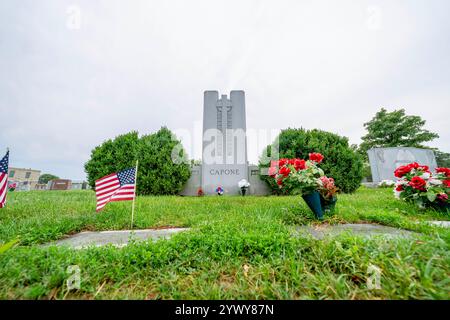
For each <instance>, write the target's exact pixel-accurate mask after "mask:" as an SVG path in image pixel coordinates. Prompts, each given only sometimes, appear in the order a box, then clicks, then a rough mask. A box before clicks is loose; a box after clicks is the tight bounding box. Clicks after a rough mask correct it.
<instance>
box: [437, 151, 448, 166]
mask: <svg viewBox="0 0 450 320" xmlns="http://www.w3.org/2000/svg"><path fill="white" fill-rule="evenodd" d="M434 155H435V156H436V162H437V165H438V167H444V168H450V153H447V152H442V151H439V150H434Z"/></svg>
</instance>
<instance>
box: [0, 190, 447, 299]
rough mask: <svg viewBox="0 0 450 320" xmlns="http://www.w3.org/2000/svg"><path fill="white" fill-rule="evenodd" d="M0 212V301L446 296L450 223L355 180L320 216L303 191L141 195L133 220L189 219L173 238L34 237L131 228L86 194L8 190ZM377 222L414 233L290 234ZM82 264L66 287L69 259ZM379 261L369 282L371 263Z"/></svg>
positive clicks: (120, 209)
mask: <svg viewBox="0 0 450 320" xmlns="http://www.w3.org/2000/svg"><path fill="white" fill-rule="evenodd" d="M8 197H9V198H8V207H7V208H5V209H2V210H1V211H0V243H1V242H8V241H11V240H15V239H18V241H19V243H18V245H16V246H15V247H13V248H12V249H10V250H7V251H6V252H4V253H2V254H0V298H1V299H74V298H77V299H78V298H82V299H449V298H450V293H449V292H450V277H449V275H450V254H449V244H450V231H449V230H448V229H444V228H439V227H432V226H429V225H428V224H426V223H425V221H427V220H449V219H450V218H449V215H448V214H444V213H439V212H436V211H433V210H427V211H420V210H418V209H417V208H415V207H414V206H412V205H409V204H406V203H403V202H400V201H398V200H396V199H394V198H393V196H392V191H391V190H390V189H367V188H363V187H361V188H360V189H359V190H358V191H357V192H356V193H355V194H352V195H341V196H340V197H339V201H338V205H337V208H336V212H335V213H334V215H330V216H327V217H326V219H325V221H324V222H316V221H315V220H314V219H313V216H312V213H311V212H310V211H309V210H308V209H307V207H306V205H305V204H304V203H303V201H302V200H301V198H300V197H276V196H272V197H232V196H223V197H217V196H212V197H202V198H199V197H176V196H164V197H138V199H137V201H136V213H135V227H136V228H137V229H145V228H153V227H165V226H176V227H190V228H192V229H191V231H189V232H185V233H181V234H177V235H176V236H174V237H173V238H171V239H170V240H161V241H158V242H156V243H153V242H146V243H133V244H131V245H129V246H127V247H125V248H121V249H118V248H114V247H103V248H89V249H84V250H72V249H69V248H61V247H45V248H44V247H41V246H40V245H41V244H43V243H46V242H49V241H52V240H56V239H60V238H63V237H65V236H67V235H68V234H73V233H77V232H80V231H83V230H120V229H128V228H129V224H130V210H131V202H121V203H120V202H119V203H111V204H109V205H108V206H107V207H106V209H105V210H104V211H103V212H101V213H99V214H96V213H95V196H94V193H93V192H92V191H68V192H58V191H55V192H50V191H34V192H21V193H19V192H16V193H14V192H13V193H10V194H9V196H8ZM345 222H376V223H379V224H383V225H389V226H393V227H399V228H404V229H408V230H413V231H416V232H417V233H418V234H419V235H418V236H417V237H416V238H414V239H398V240H386V239H384V238H382V237H375V238H371V239H364V238H360V237H356V236H352V235H350V234H345V235H342V236H339V237H336V238H329V239H325V240H315V239H313V238H301V237H293V236H292V230H293V229H294V228H295V226H298V225H304V224H321V223H324V224H338V223H345ZM70 265H77V266H79V268H80V276H81V287H80V289H79V290H72V291H69V290H68V289H67V286H66V279H67V278H68V274H67V273H66V270H67V267H68V266H70ZM370 265H375V266H377V267H378V268H380V269H381V271H382V273H381V288H380V289H369V288H368V287H367V284H366V279H367V277H368V273H367V269H368V267H369V266H370Z"/></svg>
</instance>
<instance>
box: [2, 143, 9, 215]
mask: <svg viewBox="0 0 450 320" xmlns="http://www.w3.org/2000/svg"><path fill="white" fill-rule="evenodd" d="M8 161H9V151H7V152H6V155H5V156H4V157H3V159H2V160H1V161H0V208H3V207H4V206H5V205H6V192H7V191H8Z"/></svg>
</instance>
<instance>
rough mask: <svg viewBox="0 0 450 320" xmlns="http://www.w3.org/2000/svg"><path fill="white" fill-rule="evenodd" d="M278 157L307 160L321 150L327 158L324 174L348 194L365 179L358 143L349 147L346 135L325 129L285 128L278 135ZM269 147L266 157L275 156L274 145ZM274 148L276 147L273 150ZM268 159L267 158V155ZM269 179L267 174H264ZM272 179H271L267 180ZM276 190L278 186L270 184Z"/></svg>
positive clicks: (262, 165)
mask: <svg viewBox="0 0 450 320" xmlns="http://www.w3.org/2000/svg"><path fill="white" fill-rule="evenodd" d="M278 142H279V147H278V150H279V158H302V159H308V156H309V153H313V152H319V153H321V154H323V156H324V157H325V158H324V160H323V162H322V163H321V164H320V167H321V168H322V169H323V171H324V172H325V174H326V175H327V176H329V177H333V178H334V179H335V182H336V186H337V187H338V188H339V190H340V191H342V192H345V193H350V192H354V191H355V190H356V189H357V188H358V187H359V185H360V184H361V180H362V178H363V160H362V157H361V155H360V154H359V153H358V152H357V150H356V146H350V145H349V143H348V139H347V138H346V137H341V136H339V135H337V134H334V133H331V132H326V131H322V130H317V129H314V130H305V129H291V128H289V129H286V130H283V131H281V133H280V135H279V136H278ZM274 147H275V146H274V145H273V144H272V145H269V146H268V147H267V148H266V151H265V154H264V155H263V157H266V156H268V158H269V159H270V158H273V155H272V148H274ZM274 150H275V149H274ZM264 159H265V158H264ZM269 165H270V163H267V161H263V159H261V160H260V167H261V168H263V167H268V166H269ZM261 177H262V179H263V180H265V181H268V180H269V179H267V176H261ZM268 182H269V181H268ZM269 185H270V187H271V189H272V190H273V191H274V193H278V190H277V189H278V188H277V186H276V185H274V184H270V183H269Z"/></svg>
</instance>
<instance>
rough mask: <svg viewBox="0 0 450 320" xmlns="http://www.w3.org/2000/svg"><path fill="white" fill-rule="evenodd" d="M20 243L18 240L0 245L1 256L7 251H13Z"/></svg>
mask: <svg viewBox="0 0 450 320" xmlns="http://www.w3.org/2000/svg"><path fill="white" fill-rule="evenodd" d="M18 242H19V241H18V240H11V241H9V242H7V243H3V244H0V254H2V253H4V252H6V251H7V250H9V249H11V248H12V247H14V245H16V244H17V243H18Z"/></svg>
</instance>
